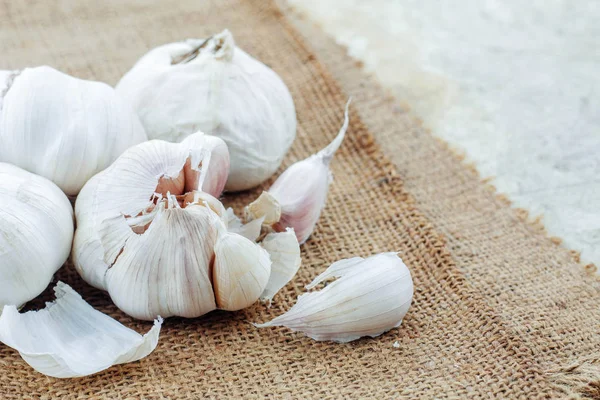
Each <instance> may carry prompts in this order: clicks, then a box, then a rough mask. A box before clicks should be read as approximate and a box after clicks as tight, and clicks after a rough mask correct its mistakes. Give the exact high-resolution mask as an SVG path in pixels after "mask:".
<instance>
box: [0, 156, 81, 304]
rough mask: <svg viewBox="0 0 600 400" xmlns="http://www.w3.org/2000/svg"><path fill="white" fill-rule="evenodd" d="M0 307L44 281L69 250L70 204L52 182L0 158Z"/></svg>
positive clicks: (33, 292) (26, 296)
mask: <svg viewBox="0 0 600 400" xmlns="http://www.w3.org/2000/svg"><path fill="white" fill-rule="evenodd" d="M0 205H1V207H0V312H2V308H3V307H4V306H6V305H9V304H12V305H15V306H21V305H23V304H24V303H26V302H28V301H29V300H31V299H33V298H34V297H36V296H37V295H39V294H40V293H42V291H44V289H45V288H46V287H47V286H48V283H50V280H51V279H52V276H53V275H54V273H55V272H56V271H57V270H58V269H59V268H60V267H61V266H62V265H63V264H64V262H65V261H66V260H67V257H68V256H69V251H70V249H71V242H72V240H73V208H72V207H71V203H70V202H69V199H67V197H66V196H65V194H64V193H63V192H61V190H60V189H59V188H58V187H57V186H56V185H54V184H53V183H52V182H50V181H49V180H47V179H46V178H42V177H41V176H37V175H34V174H32V173H30V172H27V171H24V170H22V169H20V168H18V167H15V166H13V165H10V164H4V163H0Z"/></svg>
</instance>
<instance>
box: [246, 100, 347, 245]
mask: <svg viewBox="0 0 600 400" xmlns="http://www.w3.org/2000/svg"><path fill="white" fill-rule="evenodd" d="M349 105H350V100H348V103H347V104H346V110H345V113H344V124H343V125H342V128H341V129H340V131H339V133H338V135H337V136H336V137H335V139H334V140H333V141H332V142H331V143H330V144H329V145H328V146H327V147H325V148H324V149H323V150H321V151H319V152H318V153H317V154H314V155H312V156H310V157H308V158H307V159H304V160H302V161H298V162H296V163H294V164H292V165H291V166H290V167H289V168H287V169H286V170H285V171H284V172H283V173H282V174H281V176H279V178H277V180H276V181H275V183H273V185H272V186H271V187H270V188H269V190H268V191H267V192H263V193H262V194H261V195H260V196H259V198H258V199H256V200H255V201H254V202H252V203H251V204H250V205H248V207H246V215H247V217H248V219H250V220H253V219H256V218H264V224H266V225H271V226H272V227H273V229H275V230H276V231H280V232H281V231H284V230H285V228H293V229H294V231H295V232H296V236H297V238H298V241H299V242H300V244H302V243H304V242H306V240H307V239H308V238H309V237H310V235H311V234H312V232H313V230H314V229H315V225H316V224H317V221H318V220H319V217H320V216H321V211H322V210H323V207H325V203H326V201H327V192H328V191H329V184H330V183H331V181H332V179H333V178H332V174H331V171H330V170H329V163H330V162H331V159H332V158H333V155H334V154H335V152H336V151H337V149H338V148H339V147H340V145H341V144H342V141H343V140H344V136H345V135H346V130H347V129H348V107H349Z"/></svg>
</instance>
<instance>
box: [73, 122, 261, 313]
mask: <svg viewBox="0 0 600 400" xmlns="http://www.w3.org/2000/svg"><path fill="white" fill-rule="evenodd" d="M206 138H209V137H208V136H205V135H202V134H201V133H198V134H194V135H191V136H188V137H187V138H186V139H185V140H184V141H183V142H181V143H168V142H165V141H161V140H152V141H149V142H145V143H141V144H139V145H137V146H134V147H132V148H130V149H128V150H127V151H125V153H123V155H121V157H119V158H118V159H117V160H116V161H115V162H114V163H113V165H111V166H110V167H109V168H108V169H106V170H105V171H102V172H100V173H99V174H98V175H96V176H94V177H93V178H92V179H91V180H90V181H89V182H88V183H87V184H86V185H85V186H84V188H83V189H82V191H81V193H80V194H79V197H78V198H77V203H76V207H75V213H76V218H77V231H76V233H75V240H74V246H73V261H74V264H75V268H76V269H77V271H78V272H79V273H80V274H81V276H82V277H83V278H84V279H85V280H86V281H87V282H89V283H90V284H92V285H94V286H96V287H98V288H100V289H104V290H106V291H108V293H109V294H110V296H111V298H112V300H113V301H114V303H115V304H116V305H117V306H118V307H119V308H120V309H121V310H123V311H124V312H126V313H127V314H129V315H131V316H133V317H135V318H140V319H146V320H151V319H154V318H156V317H157V316H159V315H160V316H162V317H169V316H174V315H178V316H182V317H189V318H191V317H197V316H200V315H203V314H205V313H207V312H210V311H212V310H214V309H216V308H223V309H227V310H237V309H240V308H244V307H247V306H248V305H250V304H252V303H253V302H255V301H256V300H257V299H258V298H259V296H260V294H261V293H262V291H263V290H264V288H265V286H266V284H267V280H268V277H269V275H270V268H271V261H270V258H269V255H268V253H267V251H266V250H264V249H262V248H261V247H260V246H259V245H258V244H256V243H254V242H253V241H251V240H249V239H247V238H245V237H243V236H241V235H239V234H237V233H233V232H230V231H228V222H229V220H230V216H229V215H228V213H227V211H226V210H225V207H223V205H222V204H221V202H219V200H217V199H216V198H215V197H213V196H211V195H210V194H208V193H206V192H204V191H202V188H203V187H204V186H203V185H204V183H205V182H207V181H211V180H212V181H214V179H211V178H210V177H211V175H214V174H216V175H219V176H221V177H226V176H227V174H224V175H222V174H221V172H222V171H221V170H220V168H217V170H216V171H215V172H213V166H214V165H217V166H218V165H220V164H222V163H220V162H217V163H216V164H213V161H219V157H216V156H218V152H216V153H215V151H214V149H215V148H216V149H218V148H219V146H207V145H206V143H207V142H206V141H205V140H204V139H206ZM210 140H220V139H217V138H214V137H213V138H211V139H210ZM207 177H208V178H207ZM223 183H224V182H223V181H221V183H220V184H219V185H217V186H221V188H222V185H223Z"/></svg>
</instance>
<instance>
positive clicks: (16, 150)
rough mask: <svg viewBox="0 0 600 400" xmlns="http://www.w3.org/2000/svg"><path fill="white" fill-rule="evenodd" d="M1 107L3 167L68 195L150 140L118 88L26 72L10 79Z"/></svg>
mask: <svg viewBox="0 0 600 400" xmlns="http://www.w3.org/2000/svg"><path fill="white" fill-rule="evenodd" d="M1 93H2V92H1V91H0V96H2V94H1ZM1 107H2V109H1V110H0V143H2V146H1V147H0V161H3V162H8V163H11V164H14V165H17V166H19V167H21V168H23V169H25V170H27V171H30V172H33V173H35V174H37V175H40V176H43V177H46V178H48V179H50V180H51V181H52V182H54V183H55V184H56V185H58V186H59V187H60V188H61V189H62V190H63V191H64V192H65V193H66V194H67V195H76V194H77V193H79V190H80V189H81V187H82V186H83V185H84V183H85V182H87V180H88V179H90V178H91V177H92V176H93V175H94V174H96V173H97V172H99V171H101V170H103V169H105V168H106V167H108V166H109V165H110V164H111V163H112V162H113V161H114V160H115V159H116V158H117V157H118V156H119V155H120V154H121V153H122V152H123V151H124V150H125V149H127V148H128V147H130V146H132V145H134V144H137V143H140V142H143V141H145V140H147V137H146V134H145V132H144V128H143V127H142V125H141V124H140V121H139V119H138V117H137V116H136V115H135V113H134V111H133V110H132V109H131V107H130V106H129V105H127V104H126V103H125V102H124V101H122V100H121V99H120V98H119V97H118V96H117V94H116V92H115V90H114V89H113V88H111V87H110V86H108V85H106V84H104V83H100V82H93V81H85V80H82V79H76V78H73V77H71V76H69V75H66V74H63V73H61V72H59V71H56V70H55V69H52V68H50V67H37V68H26V69H24V70H23V71H21V72H20V73H18V75H16V76H14V77H12V78H10V84H9V87H8V88H7V89H6V90H5V91H4V95H3V99H2V100H1Z"/></svg>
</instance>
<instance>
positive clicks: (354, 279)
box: [257, 253, 413, 343]
mask: <svg viewBox="0 0 600 400" xmlns="http://www.w3.org/2000/svg"><path fill="white" fill-rule="evenodd" d="M334 277H335V278H338V279H337V280H335V281H334V282H332V283H330V284H329V285H327V286H326V287H325V288H324V289H321V290H320V291H317V292H311V293H305V294H303V295H301V296H300V297H299V298H298V301H297V302H296V304H295V305H294V306H293V307H292V308H291V309H290V310H289V311H288V312H287V313H285V314H283V315H281V316H279V317H277V318H275V319H273V320H272V321H270V322H267V323H265V324H260V325H257V326H258V327H261V328H262V327H271V326H285V327H288V328H290V329H292V330H294V331H301V332H304V333H305V334H306V335H307V336H309V337H311V338H313V339H315V340H331V341H335V342H340V343H345V342H349V341H352V340H356V339H358V338H360V337H363V336H371V337H375V336H379V335H381V334H382V333H384V332H386V331H388V330H390V329H392V328H395V327H397V326H399V325H400V324H401V323H402V319H403V318H404V316H405V315H406V313H407V312H408V309H409V308H410V305H411V302H412V297H413V281H412V277H411V275H410V271H409V270H408V268H407V267H406V265H404V263H403V262H402V260H401V259H400V257H398V256H397V255H396V253H381V254H377V255H375V256H372V257H369V258H366V259H365V258H361V257H354V258H350V259H345V260H341V261H338V262H336V263H333V264H332V265H331V266H330V267H329V268H327V270H326V271H325V272H323V273H322V274H321V275H319V276H317V278H315V280H314V281H313V282H312V283H311V284H309V285H307V286H306V288H307V289H312V288H313V287H315V286H316V285H318V284H319V283H321V282H323V281H325V280H327V279H330V278H334Z"/></svg>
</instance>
